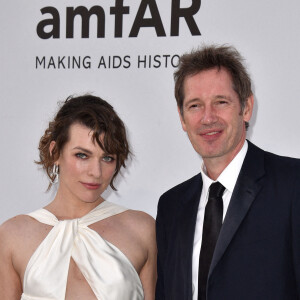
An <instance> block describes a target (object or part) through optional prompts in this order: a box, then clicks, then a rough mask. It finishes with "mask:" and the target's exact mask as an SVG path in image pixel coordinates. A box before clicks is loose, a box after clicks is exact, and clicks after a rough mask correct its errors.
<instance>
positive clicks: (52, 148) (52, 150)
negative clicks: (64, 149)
mask: <svg viewBox="0 0 300 300" xmlns="http://www.w3.org/2000/svg"><path fill="white" fill-rule="evenodd" d="M55 145H56V142H55V141H51V143H50V146H49V153H50V156H51V157H52V156H53V152H54V148H55ZM55 162H56V161H55Z"/></svg>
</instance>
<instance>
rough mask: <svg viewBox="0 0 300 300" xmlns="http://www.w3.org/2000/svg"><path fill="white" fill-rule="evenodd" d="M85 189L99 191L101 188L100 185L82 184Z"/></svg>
mask: <svg viewBox="0 0 300 300" xmlns="http://www.w3.org/2000/svg"><path fill="white" fill-rule="evenodd" d="M80 183H81V184H82V185H83V186H84V187H86V188H87V189H89V190H97V189H99V187H100V186H101V184H99V183H89V182H80Z"/></svg>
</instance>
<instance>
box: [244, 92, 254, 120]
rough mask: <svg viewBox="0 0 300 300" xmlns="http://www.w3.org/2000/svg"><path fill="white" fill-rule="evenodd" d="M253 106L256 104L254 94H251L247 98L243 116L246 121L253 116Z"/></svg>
mask: <svg viewBox="0 0 300 300" xmlns="http://www.w3.org/2000/svg"><path fill="white" fill-rule="evenodd" d="M253 106H254V96H253V95H251V96H250V97H248V98H247V100H246V103H245V107H244V109H243V118H244V121H245V122H249V121H250V119H251V116H252V112H253Z"/></svg>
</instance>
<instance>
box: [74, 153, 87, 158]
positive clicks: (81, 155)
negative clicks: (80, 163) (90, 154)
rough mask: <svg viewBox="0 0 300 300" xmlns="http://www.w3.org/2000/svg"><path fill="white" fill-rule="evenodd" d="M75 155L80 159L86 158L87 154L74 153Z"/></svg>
mask: <svg viewBox="0 0 300 300" xmlns="http://www.w3.org/2000/svg"><path fill="white" fill-rule="evenodd" d="M76 156H77V157H78V158H81V159H85V158H87V155H86V154H84V153H76Z"/></svg>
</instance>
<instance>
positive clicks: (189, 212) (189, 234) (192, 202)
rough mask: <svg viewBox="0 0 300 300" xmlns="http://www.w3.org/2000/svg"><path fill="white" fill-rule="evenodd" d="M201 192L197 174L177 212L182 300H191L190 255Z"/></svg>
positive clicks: (200, 183)
mask: <svg viewBox="0 0 300 300" xmlns="http://www.w3.org/2000/svg"><path fill="white" fill-rule="evenodd" d="M201 191H202V177H201V174H198V175H197V176H196V177H195V179H194V181H193V182H192V184H191V185H189V187H188V189H187V190H186V192H185V193H184V198H183V199H182V205H181V210H180V211H179V212H178V213H179V215H178V221H179V222H178V226H179V236H178V237H179V243H178V246H179V249H180V250H179V253H178V257H177V260H178V261H180V263H179V264H180V265H179V266H178V267H179V268H178V270H179V271H180V272H181V275H182V280H183V285H184V287H183V288H184V291H183V293H184V295H183V298H182V299H186V300H189V299H192V254H193V245H194V234H195V225H196V219H197V212H198V206H199V201H200V196H201ZM177 276H178V274H177ZM180 277H181V276H180Z"/></svg>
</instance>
